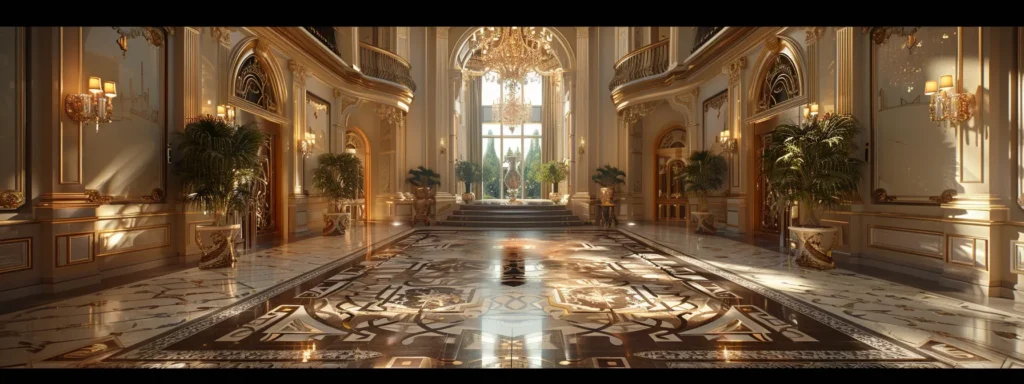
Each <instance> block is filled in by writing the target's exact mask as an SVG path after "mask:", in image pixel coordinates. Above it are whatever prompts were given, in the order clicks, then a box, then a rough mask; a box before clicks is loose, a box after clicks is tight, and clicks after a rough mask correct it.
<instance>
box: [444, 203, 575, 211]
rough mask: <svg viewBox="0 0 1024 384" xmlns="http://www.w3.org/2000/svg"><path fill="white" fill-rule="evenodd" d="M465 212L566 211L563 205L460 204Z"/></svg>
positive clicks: (460, 207)
mask: <svg viewBox="0 0 1024 384" xmlns="http://www.w3.org/2000/svg"><path fill="white" fill-rule="evenodd" d="M459 209H460V210H465V211H558V210H564V209H566V208H565V206H564V205H554V204H552V205H526V204H523V205H497V204H460V205H459Z"/></svg>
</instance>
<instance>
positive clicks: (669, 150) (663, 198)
mask: <svg viewBox="0 0 1024 384" xmlns="http://www.w3.org/2000/svg"><path fill="white" fill-rule="evenodd" d="M688 137H689V132H687V130H686V128H685V127H684V126H683V125H678V124H675V125H671V126H669V127H666V128H665V129H663V130H662V131H661V133H660V134H658V136H657V139H656V140H655V141H654V148H653V152H654V162H653V166H654V196H653V197H654V201H655V204H654V218H655V220H658V221H678V220H686V207H687V204H686V202H687V200H686V194H685V192H684V191H683V185H682V183H681V182H678V181H676V180H675V177H676V176H677V175H679V174H680V173H681V172H682V170H683V167H684V166H685V165H686V157H687V155H689V153H690V148H689V145H688Z"/></svg>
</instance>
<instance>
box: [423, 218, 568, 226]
mask: <svg viewBox="0 0 1024 384" xmlns="http://www.w3.org/2000/svg"><path fill="white" fill-rule="evenodd" d="M441 224H442V225H450V226H453V227H477V228H547V227H576V226H582V225H586V223H584V222H582V221H580V220H579V219H576V221H566V222H563V221H552V220H549V221H451V220H445V221H443V222H441Z"/></svg>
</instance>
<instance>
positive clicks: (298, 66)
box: [288, 60, 309, 88]
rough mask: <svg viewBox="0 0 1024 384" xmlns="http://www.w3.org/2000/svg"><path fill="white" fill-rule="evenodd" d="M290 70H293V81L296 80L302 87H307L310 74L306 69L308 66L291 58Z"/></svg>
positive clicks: (289, 62)
mask: <svg viewBox="0 0 1024 384" xmlns="http://www.w3.org/2000/svg"><path fill="white" fill-rule="evenodd" d="M288 70H290V71H292V79H293V81H295V84H296V85H298V86H300V87H303V88H305V87H306V75H308V74H309V72H307V71H306V67H305V66H303V65H302V63H300V62H298V61H295V60H289V61H288Z"/></svg>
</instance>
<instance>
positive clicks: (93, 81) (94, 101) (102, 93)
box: [64, 76, 117, 131]
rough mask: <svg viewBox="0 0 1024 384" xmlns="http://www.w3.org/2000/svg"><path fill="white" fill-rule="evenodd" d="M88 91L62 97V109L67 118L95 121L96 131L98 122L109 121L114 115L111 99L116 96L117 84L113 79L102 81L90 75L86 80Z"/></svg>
mask: <svg viewBox="0 0 1024 384" xmlns="http://www.w3.org/2000/svg"><path fill="white" fill-rule="evenodd" d="M88 86H89V93H82V94H69V95H67V96H66V97H65V98H64V111H65V112H66V113H67V115H68V118H70V119H71V120H74V121H77V122H79V123H96V131H99V130H100V123H109V122H111V118H112V117H113V116H114V103H113V99H114V98H115V97H117V84H115V83H114V82H113V81H108V82H106V83H104V82H103V80H102V79H100V78H99V77H96V76H92V77H90V78H89V81H88Z"/></svg>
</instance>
